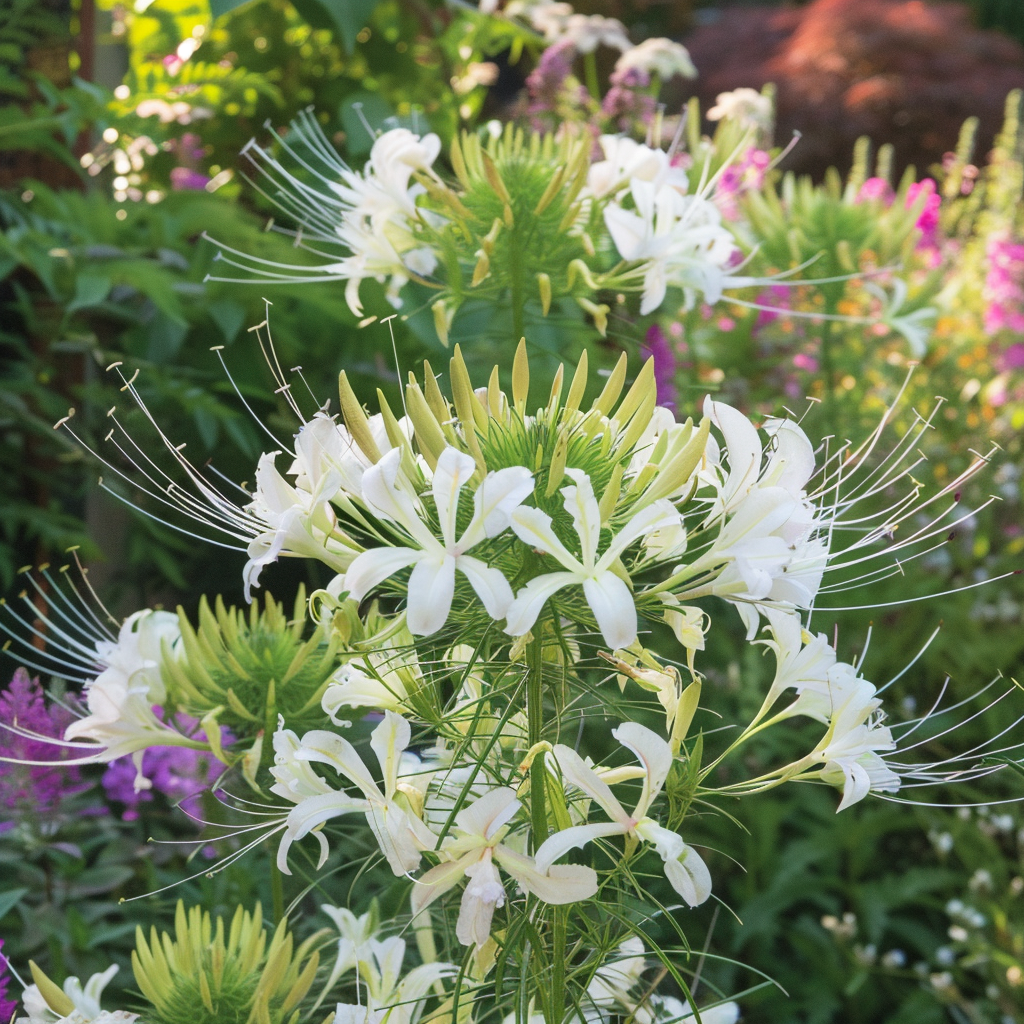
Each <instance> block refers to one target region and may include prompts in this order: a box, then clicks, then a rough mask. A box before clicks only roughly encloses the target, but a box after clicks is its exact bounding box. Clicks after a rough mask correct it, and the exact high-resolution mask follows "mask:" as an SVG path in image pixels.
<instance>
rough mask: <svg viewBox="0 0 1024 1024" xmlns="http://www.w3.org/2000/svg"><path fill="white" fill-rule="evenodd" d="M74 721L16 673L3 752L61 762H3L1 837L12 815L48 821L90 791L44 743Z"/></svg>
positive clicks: (1, 703) (5, 713) (1, 705)
mask: <svg viewBox="0 0 1024 1024" xmlns="http://www.w3.org/2000/svg"><path fill="white" fill-rule="evenodd" d="M71 721H72V715H71V714H70V712H68V711H66V710H65V709H64V708H62V707H60V706H59V705H53V706H51V707H50V708H47V706H46V700H45V698H44V696H43V688H42V687H41V686H40V685H39V680H38V679H32V678H31V677H30V676H29V674H28V672H26V671H25V669H23V668H19V669H18V670H17V671H16V672H15V673H14V677H13V678H12V679H11V682H10V684H9V685H8V687H7V689H6V690H5V691H4V692H3V693H0V723H2V724H3V725H5V726H9V727H11V728H6V729H0V749H2V750H3V752H4V755H5V756H7V757H13V758H18V759H19V760H22V761H52V762H57V763H54V764H52V765H30V764H10V763H9V762H6V761H5V762H0V807H2V808H3V809H4V810H5V811H7V812H9V813H8V814H5V815H4V817H5V819H7V820H5V821H4V822H3V823H2V824H0V832H3V831H6V830H7V829H9V828H11V827H13V825H14V822H13V821H12V820H10V819H11V816H12V814H21V815H28V816H31V817H34V818H41V817H46V816H48V815H51V814H53V813H54V812H55V811H56V810H57V809H58V808H59V807H60V804H61V801H62V800H64V799H66V798H67V797H68V796H69V795H73V794H74V793H79V792H82V791H83V790H84V789H87V788H88V784H87V783H82V779H81V775H80V773H79V771H78V768H76V767H74V766H73V765H62V764H60V763H59V761H60V760H61V758H62V757H66V756H68V754H67V751H66V750H65V749H64V748H62V747H59V746H57V745H55V744H53V743H47V742H46V739H45V737H47V736H50V737H53V738H54V739H58V740H59V739H60V738H61V737H62V736H63V735H64V730H65V729H66V728H67V726H68V725H69V724H70V723H71ZM12 729H17V730H18V731H17V732H14V731H12ZM26 733H28V734H32V735H25V734H26ZM36 737H40V738H36ZM0 1019H2V1018H0Z"/></svg>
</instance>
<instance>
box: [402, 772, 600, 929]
mask: <svg viewBox="0 0 1024 1024" xmlns="http://www.w3.org/2000/svg"><path fill="white" fill-rule="evenodd" d="M520 807H521V804H520V803H519V801H518V800H517V799H516V795H515V791H514V790H511V789H508V788H507V787H501V788H497V789H492V790H491V791H490V792H488V793H486V794H485V795H484V796H482V797H480V798H479V799H478V800H475V801H474V802H473V803H472V804H470V805H469V806H468V807H466V808H464V809H463V810H461V811H459V813H458V814H456V816H455V824H454V827H453V829H452V832H451V834H450V835H449V837H448V838H446V839H445V841H444V842H443V843H442V844H441V854H442V856H443V857H444V858H445V859H444V860H443V861H442V863H440V864H438V865H437V866H436V867H433V868H431V869H430V870H429V871H427V872H426V874H424V875H423V876H422V877H421V878H419V879H417V880H416V884H415V885H414V887H413V890H412V898H411V904H412V913H413V916H414V917H415V916H416V915H417V914H419V913H420V912H421V911H422V910H424V909H425V908H426V907H428V906H429V905H430V904H431V903H432V902H433V901H434V900H435V899H437V898H438V897H439V896H441V895H443V894H444V893H445V892H447V891H448V890H449V889H451V888H452V887H454V886H455V885H457V884H458V883H459V882H460V881H461V880H462V879H463V878H466V880H467V882H466V888H465V890H464V891H463V894H462V904H461V908H460V911H459V919H458V923H457V924H456V926H455V934H456V935H457V936H458V939H459V941H460V942H461V943H462V944H463V945H466V946H470V945H475V946H476V947H477V949H479V948H480V947H481V946H483V945H484V943H485V942H487V940H488V939H489V938H490V935H491V919H492V918H493V916H494V911H495V909H496V908H498V907H502V906H504V905H505V887H504V885H503V884H502V881H501V874H500V872H499V871H498V867H499V866H500V867H501V869H502V870H503V871H504V872H505V873H506V874H508V875H511V876H512V878H513V879H515V880H516V881H517V882H518V883H519V886H520V888H521V889H523V891H524V892H528V893H532V894H533V895H535V896H537V897H539V898H540V899H541V900H543V901H544V902H545V903H553V904H563V903H576V902H578V901H579V900H585V899H589V898H590V897H591V896H593V895H594V893H596V892H597V874H596V873H595V872H594V871H592V870H591V869H590V868H586V867H578V866H576V865H553V864H551V863H550V862H548V863H547V864H545V865H544V866H543V867H542V866H541V865H540V864H538V863H535V862H534V860H533V859H532V858H530V857H528V856H526V855H525V854H524V853H522V852H520V851H518V850H516V849H514V848H513V847H512V846H511V845H509V844H508V843H506V842H505V840H506V838H507V837H508V833H509V829H508V825H509V822H510V821H511V820H512V819H513V818H514V817H515V815H516V814H517V813H518V811H519V809H520ZM559 834H560V833H559ZM538 852H539V851H538ZM553 859H554V858H552V860H553Z"/></svg>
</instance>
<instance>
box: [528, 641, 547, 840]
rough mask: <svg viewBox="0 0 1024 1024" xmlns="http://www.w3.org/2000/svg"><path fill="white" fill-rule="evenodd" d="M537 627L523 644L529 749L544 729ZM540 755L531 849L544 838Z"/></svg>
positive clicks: (533, 780) (533, 778)
mask: <svg viewBox="0 0 1024 1024" xmlns="http://www.w3.org/2000/svg"><path fill="white" fill-rule="evenodd" d="M540 630H541V625H540V622H539V621H538V622H537V624H536V625H535V626H534V634H533V639H532V640H531V641H530V643H529V644H528V645H527V650H526V664H527V671H528V676H527V680H526V721H527V729H528V735H529V746H530V747H533V745H534V744H535V743H539V742H540V741H541V739H542V738H543V737H542V735H541V734H542V732H543V730H544V644H543V641H542V640H541V638H540ZM545 776H546V771H545V768H544V754H543V752H542V753H540V754H538V755H537V756H536V757H535V758H534V760H533V765H532V766H531V767H530V822H531V825H532V833H533V845H534V849H536V848H537V847H538V846H540V844H541V843H543V842H544V840H545V839H547V837H548V814H547V807H546V806H545V793H544V787H545V785H546V778H545Z"/></svg>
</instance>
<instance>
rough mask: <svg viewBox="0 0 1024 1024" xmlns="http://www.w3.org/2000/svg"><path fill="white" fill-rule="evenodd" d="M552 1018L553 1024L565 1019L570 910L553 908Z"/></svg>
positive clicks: (560, 1023) (559, 1023)
mask: <svg viewBox="0 0 1024 1024" xmlns="http://www.w3.org/2000/svg"><path fill="white" fill-rule="evenodd" d="M551 914H552V919H551V931H552V936H551V947H552V948H551V1017H550V1018H549V1019H550V1021H551V1022H552V1024H562V1020H563V1019H564V1017H565V935H566V926H567V924H568V916H569V910H568V908H567V907H552V908H551Z"/></svg>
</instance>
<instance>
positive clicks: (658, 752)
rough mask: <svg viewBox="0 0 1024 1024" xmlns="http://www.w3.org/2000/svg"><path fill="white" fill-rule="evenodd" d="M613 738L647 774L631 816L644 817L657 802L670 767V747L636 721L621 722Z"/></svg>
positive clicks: (613, 730)
mask: <svg viewBox="0 0 1024 1024" xmlns="http://www.w3.org/2000/svg"><path fill="white" fill-rule="evenodd" d="M612 735H613V736H614V737H615V738H616V739H617V740H618V741H619V742H620V743H621V744H622V745H623V746H624V747H628V748H629V749H630V750H632V751H633V753H634V754H636V756H637V760H639V762H640V763H641V764H642V765H643V766H644V770H645V771H646V773H647V776H646V778H645V779H644V789H643V794H642V795H641V797H640V803H639V804H637V808H636V811H635V812H634V813H633V817H634V818H637V817H643V816H644V815H645V814H646V813H647V808H648V807H650V806H651V804H652V803H654V801H655V800H656V799H657V796H658V794H659V793H660V792H661V787H662V786H664V785H665V780H666V779H667V778H668V773H669V771H670V769H671V768H672V748H671V747H670V746H669V745H668V744H667V743H666V742H665V741H664V740H663V739H662V738H661V737H660V736H659V735H658V734H657V733H655V732H652V731H651V730H650V729H648V728H647V727H646V726H644V725H640V724H639V723H638V722H623V723H622V725H620V726H619V727H618V728H617V729H612Z"/></svg>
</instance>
